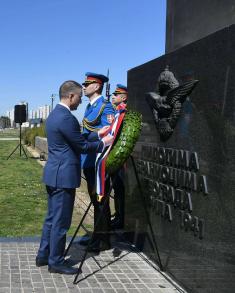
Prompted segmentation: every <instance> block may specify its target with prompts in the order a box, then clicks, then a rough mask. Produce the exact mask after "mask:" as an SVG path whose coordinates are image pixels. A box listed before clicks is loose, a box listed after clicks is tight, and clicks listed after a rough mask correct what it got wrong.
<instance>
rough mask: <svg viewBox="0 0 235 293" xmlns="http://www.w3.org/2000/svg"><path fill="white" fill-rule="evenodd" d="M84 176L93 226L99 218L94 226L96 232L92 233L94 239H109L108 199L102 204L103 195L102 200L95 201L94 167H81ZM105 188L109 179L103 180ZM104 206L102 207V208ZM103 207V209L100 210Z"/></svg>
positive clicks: (107, 186) (109, 215) (107, 188)
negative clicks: (92, 216)
mask: <svg viewBox="0 0 235 293" xmlns="http://www.w3.org/2000/svg"><path fill="white" fill-rule="evenodd" d="M83 173H84V176H85V178H86V180H87V189H88V193H89V195H90V199H91V201H92V204H93V206H94V227H95V226H96V225H97V220H98V219H99V218H100V219H99V223H98V226H96V233H95V234H94V240H98V239H99V240H103V241H106V242H108V241H109V231H110V218H111V214H110V207H109V199H108V201H106V204H104V201H105V196H104V198H103V199H102V202H98V201H97V194H96V186H95V168H85V169H83ZM105 190H106V192H108V190H109V181H108V180H107V182H105ZM103 207H104V209H103ZM102 209H103V211H102Z"/></svg>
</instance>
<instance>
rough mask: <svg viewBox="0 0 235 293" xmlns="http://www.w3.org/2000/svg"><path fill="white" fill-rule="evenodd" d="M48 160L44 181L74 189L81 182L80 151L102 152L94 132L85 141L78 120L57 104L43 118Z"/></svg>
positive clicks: (54, 185) (100, 143)
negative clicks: (88, 139) (45, 118)
mask: <svg viewBox="0 0 235 293" xmlns="http://www.w3.org/2000/svg"><path fill="white" fill-rule="evenodd" d="M46 132H47V142H48V160H47V163H46V165H45V168H44V173H43V182H44V183H45V184H46V185H49V186H52V187H57V188H76V187H79V186H80V182H81V153H89V152H93V153H95V152H96V151H98V152H101V151H102V149H103V142H101V141H100V140H98V135H97V133H94V134H93V137H91V139H92V140H93V141H94V138H95V141H94V142H88V141H87V140H86V139H85V138H84V136H83V135H82V134H81V132H80V125H79V123H78V121H77V119H76V118H75V117H74V116H73V115H72V114H71V112H70V111H69V110H68V109H67V108H65V107H64V106H62V105H60V104H58V105H56V107H55V109H54V110H53V111H52V112H51V113H50V115H49V116H48V118H47V120H46Z"/></svg>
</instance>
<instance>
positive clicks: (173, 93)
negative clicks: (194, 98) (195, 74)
mask: <svg viewBox="0 0 235 293" xmlns="http://www.w3.org/2000/svg"><path fill="white" fill-rule="evenodd" d="M197 83H198V80H194V79H192V80H189V81H187V82H184V83H182V84H181V85H180V84H179V82H178V80H177V79H176V78H175V76H174V74H173V73H172V72H171V71H169V68H168V66H167V67H166V68H165V70H164V71H163V72H162V73H161V74H160V76H159V78H158V84H157V90H156V92H148V93H146V101H147V103H148V104H149V106H150V108H151V110H152V113H153V117H154V121H155V124H156V127H157V130H158V132H159V135H160V139H161V140H162V141H166V140H167V139H169V137H170V136H171V135H172V133H173V131H174V128H175V127H176V124H177V121H178V120H179V117H180V115H181V112H182V106H183V103H184V102H185V100H186V98H187V97H188V96H189V95H190V94H191V93H192V91H193V89H194V88H195V86H196V85H197Z"/></svg>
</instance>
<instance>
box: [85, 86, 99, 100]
mask: <svg viewBox="0 0 235 293" xmlns="http://www.w3.org/2000/svg"><path fill="white" fill-rule="evenodd" d="M99 87H100V84H99V83H97V82H93V83H87V84H85V85H84V86H83V91H84V95H85V96H87V97H88V98H89V97H91V96H92V95H93V94H94V93H95V92H97V90H98V89H99Z"/></svg>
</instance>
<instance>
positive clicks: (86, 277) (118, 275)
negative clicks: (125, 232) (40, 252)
mask: <svg viewBox="0 0 235 293" xmlns="http://www.w3.org/2000/svg"><path fill="white" fill-rule="evenodd" d="M38 244H39V239H37V238H32V239H27V238H23V239H12V240H10V239H7V238H0V293H8V292H11V293H33V292H38V293H43V292H46V293H59V292H61V293H65V292H82V293H101V292H106V293H112V292H113V293H124V292H133V293H137V292H144V293H151V292H155V293H176V292H184V291H183V290H181V289H180V288H179V287H178V286H177V285H176V284H174V283H173V281H172V280H171V279H170V278H169V277H167V276H164V274H163V273H161V272H159V271H158V270H157V269H156V268H154V267H153V266H152V265H151V264H149V262H147V261H146V257H145V256H144V255H142V254H141V255H139V254H137V253H135V252H133V251H131V249H130V246H129V247H128V246H127V244H124V243H121V242H119V243H116V244H115V246H114V247H113V249H110V250H108V251H104V252H102V253H100V254H99V255H94V254H88V256H87V259H86V261H85V263H84V265H83V268H82V275H80V277H79V279H78V280H81V281H80V282H79V283H78V284H76V285H74V284H73V280H74V276H67V275H60V274H50V273H49V272H48V270H47V266H45V267H41V268H38V267H36V266H35V256H36V252H37V249H38ZM83 249H84V248H83V247H81V246H79V245H78V244H76V241H75V243H74V245H72V247H71V249H70V253H69V254H70V255H69V256H68V257H71V259H73V260H75V262H76V263H79V262H80V260H81V256H82V254H83V252H84V251H83ZM143 258H145V259H143Z"/></svg>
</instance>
